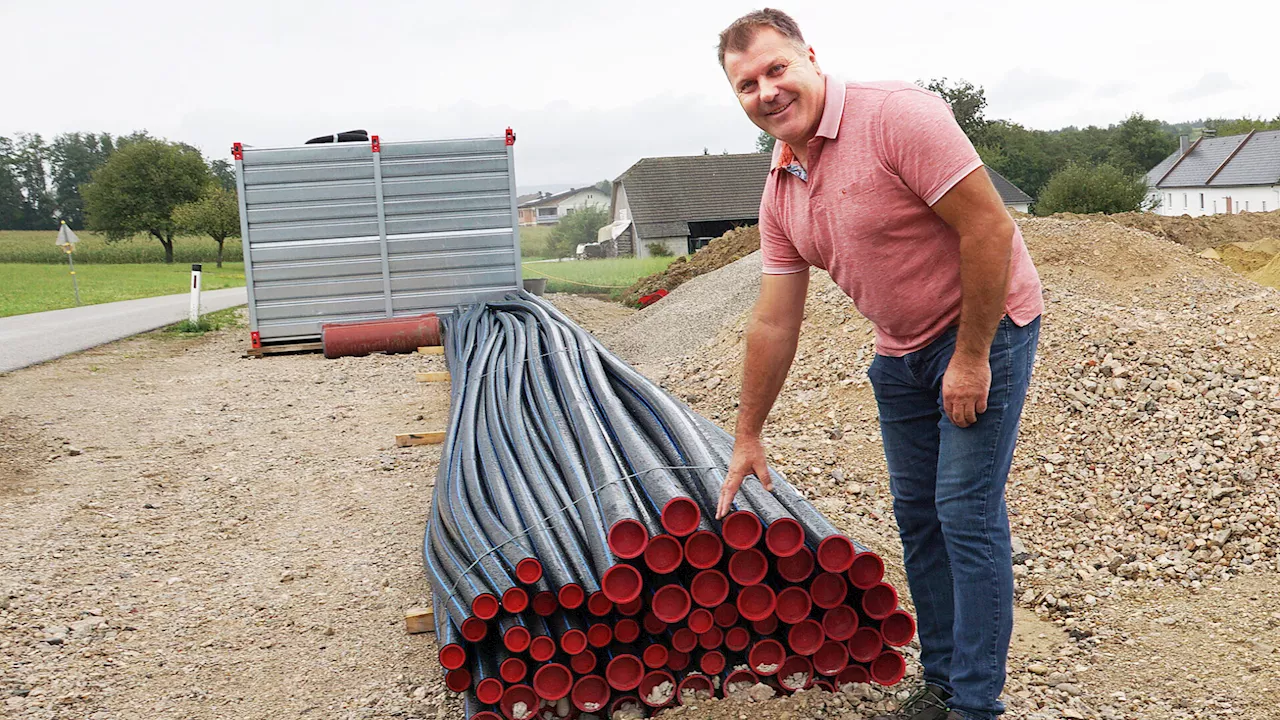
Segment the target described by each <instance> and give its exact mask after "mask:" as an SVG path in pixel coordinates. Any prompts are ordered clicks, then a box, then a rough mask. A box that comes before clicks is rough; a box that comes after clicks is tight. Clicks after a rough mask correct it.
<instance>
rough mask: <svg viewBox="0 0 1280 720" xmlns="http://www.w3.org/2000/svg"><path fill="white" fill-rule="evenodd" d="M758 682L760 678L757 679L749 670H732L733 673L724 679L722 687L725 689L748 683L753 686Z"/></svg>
mask: <svg viewBox="0 0 1280 720" xmlns="http://www.w3.org/2000/svg"><path fill="white" fill-rule="evenodd" d="M758 682H760V678H759V677H757V676H756V674H755V673H753V672H751V671H750V670H734V671H733V672H731V673H729V675H728V676H727V677H725V679H724V685H723V687H725V688H726V689H727V688H729V687H730V686H733V685H738V684H739V683H749V684H751V685H755V684H756V683H758ZM726 694H727V693H726Z"/></svg>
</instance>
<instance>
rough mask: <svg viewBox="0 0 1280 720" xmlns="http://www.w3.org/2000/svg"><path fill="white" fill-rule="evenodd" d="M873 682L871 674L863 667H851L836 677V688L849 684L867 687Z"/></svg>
mask: <svg viewBox="0 0 1280 720" xmlns="http://www.w3.org/2000/svg"><path fill="white" fill-rule="evenodd" d="M869 682H871V674H870V673H868V672H867V669H866V668H864V667H862V666H861V665H849V666H847V667H845V669H843V670H841V671H840V674H839V675H836V687H838V688H839V687H844V686H845V685H848V684H849V683H857V684H862V685H865V684H867V683H869Z"/></svg>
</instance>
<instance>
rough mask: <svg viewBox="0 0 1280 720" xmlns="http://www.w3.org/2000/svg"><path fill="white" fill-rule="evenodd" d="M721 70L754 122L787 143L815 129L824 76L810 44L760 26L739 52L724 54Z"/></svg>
mask: <svg viewBox="0 0 1280 720" xmlns="http://www.w3.org/2000/svg"><path fill="white" fill-rule="evenodd" d="M724 72H725V75H727V76H728V78H729V83H730V84H731V85H732V86H733V91H734V93H735V94H736V95H737V96H738V102H740V103H742V109H743V110H745V111H746V113H747V117H749V118H751V122H753V123H755V124H756V127H758V128H760V129H761V130H764V131H765V132H767V133H769V134H770V135H772V136H774V137H775V138H778V139H779V140H781V141H783V142H785V143H787V144H788V145H791V146H792V147H796V146H797V145H800V146H803V144H804V143H805V142H807V141H808V140H810V139H811V138H812V137H813V136H814V135H815V134H816V133H817V131H818V123H819V122H821V121H822V106H823V95H824V93H823V90H824V85H823V82H824V81H823V79H822V73H821V71H820V70H819V69H818V63H817V60H815V58H814V54H813V48H805V49H801V48H799V47H797V46H796V44H795V43H794V42H792V41H791V40H789V39H788V38H786V37H785V36H783V35H782V33H779V32H778V31H776V30H774V29H773V28H762V29H761V30H759V31H758V32H756V36H755V37H754V38H753V39H752V40H751V45H750V46H749V47H748V48H747V49H746V50H745V51H743V52H740V53H738V52H727V53H725V55H724Z"/></svg>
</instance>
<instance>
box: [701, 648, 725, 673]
mask: <svg viewBox="0 0 1280 720" xmlns="http://www.w3.org/2000/svg"><path fill="white" fill-rule="evenodd" d="M724 666H725V659H724V653H722V652H720V651H719V650H709V651H707V652H705V653H703V655H702V658H701V659H699V660H698V667H700V668H702V672H704V673H706V674H708V675H719V674H720V673H722V672H724Z"/></svg>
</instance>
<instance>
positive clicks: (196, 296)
mask: <svg viewBox="0 0 1280 720" xmlns="http://www.w3.org/2000/svg"><path fill="white" fill-rule="evenodd" d="M200 271H201V265H200V263H191V315H190V318H189V319H190V320H191V324H192V325H195V324H196V323H198V322H200V275H201V274H202V273H201V272H200Z"/></svg>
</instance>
